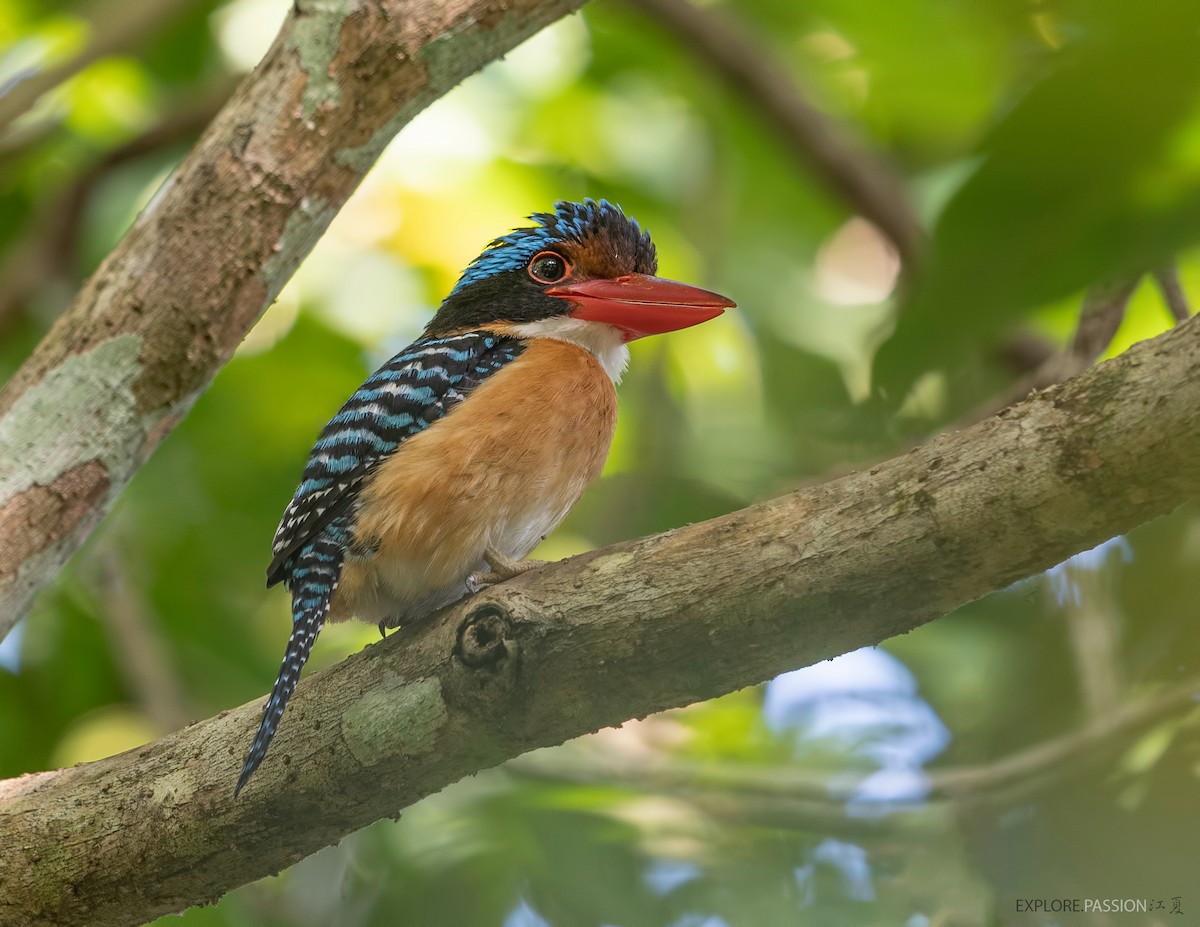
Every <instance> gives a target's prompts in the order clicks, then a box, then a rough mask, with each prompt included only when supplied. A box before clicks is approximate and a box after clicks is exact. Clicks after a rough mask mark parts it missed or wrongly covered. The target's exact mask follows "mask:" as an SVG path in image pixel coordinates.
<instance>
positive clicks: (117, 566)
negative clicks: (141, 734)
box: [99, 548, 195, 733]
mask: <svg viewBox="0 0 1200 927" xmlns="http://www.w3.org/2000/svg"><path fill="white" fill-rule="evenodd" d="M126 573H127V565H126V564H125V563H123V562H122V558H121V557H120V555H119V554H118V553H117V551H116V550H114V549H111V548H110V549H108V550H106V551H105V552H104V554H103V555H102V558H101V563H100V570H99V587H100V590H101V591H102V593H103V600H104V607H103V609H102V612H101V620H102V623H103V625H104V629H105V631H107V632H108V637H109V640H110V643H111V645H112V654H113V659H114V661H115V662H116V664H117V667H118V668H119V669H120V672H121V676H122V677H123V678H124V680H125V683H126V685H128V686H129V688H130V689H131V690H132V691H133V693H134V694H136V696H137V700H138V704H139V705H140V706H141V708H142V710H143V711H145V712H146V714H147V715H148V716H149V717H150V718H151V720H153V721H154V723H155V724H156V725H157V726H158V727H159V729H160V730H161V731H162V732H163V733H167V732H169V731H175V730H178V729H179V728H181V727H183V726H184V725H185V724H187V723H188V722H189V721H191V720H193V718H194V717H195V716H194V714H193V713H192V711H191V710H190V708H189V705H188V698H187V693H186V692H184V689H183V686H181V685H180V683H179V678H178V676H177V674H176V673H175V672H174V670H173V668H172V660H171V655H170V649H169V648H168V647H167V644H166V641H165V640H164V639H163V636H162V633H161V631H160V630H159V628H158V625H157V623H156V622H155V620H154V618H153V617H152V616H151V615H150V614H149V612H148V609H147V605H146V602H145V601H144V600H143V599H142V598H141V596H139V595H138V594H137V592H136V591H135V590H134V589H133V588H132V587H131V586H130V584H129V581H128V577H127V575H126Z"/></svg>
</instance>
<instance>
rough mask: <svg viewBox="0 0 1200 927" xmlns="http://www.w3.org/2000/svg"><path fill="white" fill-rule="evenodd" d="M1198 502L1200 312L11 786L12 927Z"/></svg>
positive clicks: (333, 828) (6, 828)
mask: <svg viewBox="0 0 1200 927" xmlns="http://www.w3.org/2000/svg"><path fill="white" fill-rule="evenodd" d="M1198 494H1200V322H1198V321H1196V320H1192V321H1189V322H1187V323H1184V324H1183V325H1181V326H1179V327H1178V328H1176V329H1174V330H1173V331H1171V332H1168V333H1167V334H1165V335H1162V336H1161V337H1159V338H1156V339H1155V340H1153V341H1150V342H1145V343H1143V344H1140V345H1137V346H1135V347H1134V348H1133V349H1131V350H1130V351H1128V352H1127V353H1126V354H1125V355H1123V356H1122V357H1120V358H1118V359H1116V360H1113V361H1109V362H1108V363H1105V364H1101V365H1100V366H1098V367H1095V368H1093V369H1091V370H1089V371H1087V372H1086V373H1084V374H1082V375H1081V376H1079V377H1078V378H1076V379H1074V380H1072V381H1069V382H1068V383H1065V384H1062V385H1059V386H1054V387H1051V388H1050V389H1048V390H1046V391H1045V392H1042V393H1038V394H1036V395H1034V396H1032V397H1030V398H1029V399H1027V400H1025V401H1024V402H1023V403H1021V404H1020V405H1018V406H1014V407H1012V408H1010V409H1007V410H1005V411H1004V412H1003V413H1002V414H1000V415H998V416H996V417H994V418H991V419H988V420H986V421H984V422H981V423H980V424H978V425H976V426H974V427H972V428H970V429H967V430H965V431H962V432H958V433H954V434H948V435H943V436H941V437H939V438H936V439H935V440H933V441H931V442H930V443H929V444H927V445H924V446H922V447H920V448H917V449H914V450H912V451H910V452H909V453H907V454H905V455H903V456H901V457H897V458H894V459H893V460H890V461H888V462H886V463H883V464H880V465H879V466H877V467H874V468H872V469H871V470H869V471H867V472H863V473H857V474H853V475H851V476H847V477H845V478H842V479H839V480H836V481H834V482H831V483H827V484H824V485H821V486H816V487H812V488H810V489H805V490H803V491H800V492H796V493H792V494H790V495H788V496H784V497H781V498H779V499H775V500H772V501H770V502H766V503H763V504H761V505H757V506H753V507H751V508H748V509H745V510H742V511H739V512H735V513H733V514H731V515H727V516H725V517H722V518H718V519H715V520H713V521H709V522H705V523H702V524H698V525H692V526H689V527H687V528H682V529H679V530H677V531H671V532H668V533H666V534H662V535H658V536H656V537H651V538H646V539H642V540H638V541H631V542H627V543H624V544H619V545H616V546H614V547H610V548H606V549H604V550H600V551H595V552H593V553H591V554H587V555H584V556H581V557H575V558H572V559H570V560H567V561H565V562H563V563H560V564H555V565H552V566H550V567H544V568H540V569H538V570H535V571H532V572H531V573H528V574H525V575H524V576H522V577H519V578H518V579H516V580H513V581H511V582H509V583H506V584H504V585H502V586H500V587H496V588H493V589H489V590H485V591H484V592H482V593H480V594H479V595H478V596H476V597H474V598H472V599H470V600H468V601H466V602H463V603H460V604H459V605H457V606H455V607H452V608H450V609H448V610H447V611H446V612H444V613H443V614H442V615H441V617H440V619H439V620H437V621H433V622H429V623H427V624H425V625H424V626H421V627H415V628H409V629H402V630H401V631H400V632H398V633H396V634H393V635H392V636H391V637H390V638H389V639H388V640H387V641H385V642H383V643H381V644H377V645H374V646H371V647H368V648H367V649H366V650H364V651H363V652H361V653H358V654H355V655H354V656H352V657H350V658H349V659H347V660H345V661H344V662H342V663H340V664H338V665H337V666H336V667H333V668H332V669H330V670H329V671H327V672H324V673H320V674H317V675H315V676H313V677H311V678H308V679H306V680H305V681H304V682H303V683H302V684H301V686H300V687H299V689H298V690H297V692H296V695H295V697H294V698H293V699H292V703H291V706H290V707H289V709H288V712H287V716H286V718H285V723H284V724H283V726H282V729H281V731H280V734H279V736H278V738H276V741H275V744H274V746H273V748H272V751H271V754H270V755H269V756H268V758H267V761H266V762H265V763H264V764H263V767H262V769H260V770H259V773H258V775H257V777H256V778H255V779H253V780H252V781H251V782H250V784H249V786H248V787H247V788H246V790H245V791H244V792H243V793H242V797H241V799H240V800H238V801H234V800H233V799H232V787H233V782H234V780H235V779H236V777H237V771H238V768H239V766H240V764H241V760H242V756H243V754H244V751H245V748H246V744H247V743H248V742H249V739H250V736H251V733H252V731H253V729H254V727H255V725H256V724H257V722H258V715H259V712H260V709H261V703H259V702H257V701H256V702H253V703H250V704H247V705H243V706H242V707H240V708H238V709H236V710H234V711H231V712H227V713H224V714H222V715H220V716H218V717H216V718H212V719H209V720H207V721H204V722H201V723H199V724H196V725H194V726H192V727H189V728H187V729H185V730H183V731H179V732H177V733H175V734H172V735H170V736H168V737H166V738H163V739H162V740H160V741H157V742H155V743H153V744H148V745H146V746H145V747H142V748H139V749H137V750H132V751H129V752H128V753H124V754H121V755H119V756H115V757H110V758H108V759H105V760H100V761H97V762H94V763H88V764H84V765H82V766H77V767H75V768H73V769H67V770H58V771H54V772H46V773H36V774H32V775H28V776H24V777H21V778H18V779H15V780H10V781H8V782H5V783H0V832H3V833H4V834H5V838H6V839H5V841H4V845H3V848H2V849H0V854H2V855H0V884H2V885H3V886H4V892H3V893H2V894H0V924H4V925H9V924H21V925H31V924H36V925H49V924H54V925H69V924H89V925H96V927H103V925H115V924H132V923H137V922H139V921H141V920H145V919H146V918H149V917H152V916H154V915H156V914H160V913H163V912H166V911H172V910H177V909H179V908H182V907H185V906H187V905H189V904H194V903H196V902H198V901H202V900H204V901H207V900H211V899H212V898H215V897H217V896H219V895H220V894H222V893H223V892H225V891H227V890H228V889H230V888H232V887H233V886H235V885H240V884H242V883H244V882H247V881H249V880H251V879H255V878H257V877H259V876H262V875H265V874H267V873H271V872H275V871H277V870H279V869H281V868H283V867H284V866H287V865H290V864H291V863H294V862H295V861H297V860H299V859H300V858H302V857H303V856H305V855H307V854H308V853H311V852H313V851H314V850H316V849H318V848H319V847H322V846H325V845H327V844H330V843H333V842H334V841H336V840H338V839H339V838H340V837H342V836H344V835H345V834H347V833H349V832H351V831H353V830H355V829H357V828H359V827H362V826H363V825H365V824H368V823H370V822H372V821H374V820H377V819H379V818H381V817H386V816H391V815H394V814H396V813H397V811H399V810H400V809H401V808H403V807H405V806H406V805H409V804H411V803H412V802H414V801H416V800H417V799H419V798H421V797H423V796H425V795H428V794H430V793H431V792H435V791H437V790H438V789H440V788H442V787H443V786H445V785H446V784H447V783H450V782H453V781H454V780H456V779H458V778H460V777H462V776H465V775H468V774H470V773H473V772H475V771H477V770H480V769H484V768H487V767H490V766H493V765H495V764H497V763H500V762H502V761H503V760H505V759H508V758H510V757H513V756H516V755H518V754H520V753H522V752H524V751H527V750H529V749H532V748H534V747H540V746H545V745H548V744H555V743H559V742H561V741H563V740H565V739H567V738H570V737H574V736H577V735H579V734H583V733H586V732H588V731H593V730H596V729H597V728H599V727H602V726H605V725H610V724H614V723H618V722H622V721H625V720H626V719H628V718H630V717H634V716H642V715H645V714H648V713H650V712H653V711H658V710H661V709H664V708H669V707H673V706H678V705H685V704H689V703H691V702H694V701H697V700H700V699H706V698H711V697H714V696H717V695H720V694H723V693H725V692H729V691H731V690H733V689H737V688H740V687H742V686H745V685H749V684H751V683H755V682H759V681H761V680H763V679H766V678H769V677H771V676H773V675H775V674H777V673H779V672H781V671H784V670H789V669H794V668H796V667H798V666H803V665H806V664H810V663H813V662H816V661H818V660H823V659H826V658H828V657H831V656H834V655H835V654H839V653H844V652H846V651H849V650H853V649H855V648H857V647H861V646H864V645H867V644H874V643H877V642H879V641H881V640H884V639H886V638H888V637H891V636H892V635H895V634H899V633H903V632H905V631H908V630H910V629H912V628H914V627H916V626H918V625H920V624H922V623H923V622H926V621H928V620H930V619H932V618H935V617H937V616H939V615H942V614H945V613H946V612H948V611H950V610H951V609H953V608H955V607H957V606H959V605H961V604H963V603H965V602H968V601H970V600H972V599H975V598H977V597H979V596H981V595H984V594H985V593H987V592H990V591H992V590H996V589H1003V588H1005V587H1007V586H1008V585H1009V584H1011V583H1012V582H1014V581H1016V580H1018V579H1020V578H1022V577H1025V576H1029V575H1031V574H1034V573H1036V572H1038V571H1040V570H1043V569H1046V568H1047V567H1049V566H1051V565H1053V564H1055V563H1057V562H1059V561H1061V560H1063V559H1064V558H1066V557H1068V556H1070V555H1071V554H1073V553H1076V552H1078V551H1080V550H1084V549H1088V548H1091V547H1093V546H1095V545H1096V544H1097V543H1099V542H1100V541H1102V540H1104V539H1106V538H1109V537H1111V536H1113V535H1115V534H1119V533H1121V532H1124V531H1127V530H1129V529H1131V528H1133V527H1134V526H1136V525H1138V524H1140V523H1142V522H1144V521H1147V520H1149V519H1151V518H1154V517H1155V516H1158V515H1161V514H1163V513H1166V512H1169V511H1170V510H1171V509H1173V508H1175V507H1176V506H1178V505H1179V504H1180V503H1182V502H1184V501H1186V500H1188V499H1191V498H1194V497H1195V496H1197V495H1198Z"/></svg>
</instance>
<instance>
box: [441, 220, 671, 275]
mask: <svg viewBox="0 0 1200 927" xmlns="http://www.w3.org/2000/svg"><path fill="white" fill-rule="evenodd" d="M529 218H530V219H532V220H533V221H534V222H537V223H538V225H537V226H534V227H532V228H522V229H514V230H513V231H511V232H509V233H508V234H507V235H504V236H502V237H500V238H497V239H496V240H495V241H493V242H492V243H491V244H489V245H488V246H487V249H486V250H485V251H484V252H483V253H482V254H481V255H479V257H477V258H475V260H473V261H472V262H471V263H470V264H469V265H467V269H466V270H464V271H463V274H462V276H461V277H459V279H458V283H456V284H455V285H454V289H453V290H451V291H450V295H451V296H453V295H454V294H455V293H457V292H458V291H459V290H461V289H462V288H463V287H467V286H470V285H471V284H473V283H478V282H479V281H480V280H483V279H486V278H487V277H491V276H493V275H495V274H499V273H504V272H505V271H511V270H519V269H521V268H523V267H524V266H525V265H526V264H528V263H529V260H530V258H532V257H533V256H534V255H535V254H537V253H538V252H539V251H544V250H545V249H546V248H549V247H551V246H553V245H555V244H558V243H560V242H564V241H574V242H579V243H583V242H584V241H585V240H586V239H588V238H591V237H595V236H600V235H606V236H608V237H610V238H616V239H619V240H621V241H622V242H624V243H625V244H626V245H627V246H629V247H630V248H631V249H632V250H633V251H635V252H643V253H645V254H648V255H649V257H650V259H651V260H653V256H654V244H653V243H652V242H651V241H650V234H649V233H648V232H643V231H642V229H641V226H639V225H638V224H637V221H636V220H634V219H631V218H628V217H626V215H625V213H624V212H623V211H622V210H621V207H620V206H618V205H616V204H615V203H610V202H609V201H608V200H593V199H585V200H584V201H583V202H582V203H572V202H569V201H567V200H560V201H559V202H557V203H555V204H554V212H535V213H534V214H533V215H531V216H530V217H529Z"/></svg>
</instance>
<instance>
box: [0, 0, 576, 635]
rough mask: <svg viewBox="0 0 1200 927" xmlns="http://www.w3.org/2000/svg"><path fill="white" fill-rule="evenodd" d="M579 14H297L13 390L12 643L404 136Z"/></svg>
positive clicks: (555, 5) (519, 5)
mask: <svg viewBox="0 0 1200 927" xmlns="http://www.w3.org/2000/svg"><path fill="white" fill-rule="evenodd" d="M581 3H582V0H451V2H441V3H434V2H430V0H297V3H296V5H295V6H294V8H293V10H292V12H291V14H290V16H289V17H288V19H287V20H286V22H285V23H284V25H283V28H282V30H281V31H280V34H279V36H278V37H277V38H276V40H275V44H274V45H273V46H272V48H271V50H270V51H269V52H268V53H267V55H266V57H265V58H264V60H263V61H262V63H261V64H260V65H259V67H258V68H257V69H255V71H254V73H253V74H251V75H250V76H249V77H248V78H247V79H246V80H245V81H244V82H243V83H242V85H241V86H240V87H239V88H238V90H237V92H236V93H235V94H234V96H233V98H232V99H231V100H230V102H229V104H228V105H227V106H226V107H225V108H224V109H223V110H222V111H221V113H220V114H219V115H218V116H217V118H216V119H215V120H214V121H213V122H212V124H211V125H210V126H209V128H208V130H207V131H206V132H205V133H204V135H203V136H202V137H201V139H200V141H199V142H198V143H197V145H196V147H195V148H194V149H193V150H192V152H191V154H190V155H189V156H188V157H187V159H186V160H185V161H184V163H183V164H182V165H181V166H180V168H179V169H178V170H177V171H176V172H175V174H174V175H173V176H172V177H171V179H169V180H168V181H167V182H166V183H165V184H164V185H163V187H162V189H161V190H160V191H159V192H158V194H157V195H156V196H155V198H154V200H153V201H152V202H151V203H150V205H149V206H147V207H146V209H145V210H144V211H143V213H142V214H141V215H140V216H139V217H138V219H137V221H136V222H135V223H134V225H133V228H132V229H131V230H130V231H129V233H128V234H127V235H126V237H125V239H124V240H123V241H122V242H121V244H120V245H118V247H117V248H116V250H115V251H113V253H112V254H111V255H109V257H108V258H107V259H106V260H105V262H104V263H103V264H102V265H101V267H100V268H99V270H98V271H97V272H96V273H95V274H94V275H93V277H92V278H91V280H89V281H88V283H87V284H86V285H85V286H84V288H83V290H82V291H81V292H80V293H79V295H78V296H77V297H76V298H75V301H74V303H73V304H72V306H71V308H70V309H69V310H68V311H67V312H66V313H65V314H64V315H63V316H62V318H60V319H59V320H58V322H57V324H56V325H55V326H54V328H52V329H51V331H50V333H49V334H48V335H47V336H46V339H45V340H44V341H43V342H42V344H41V345H40V346H39V347H38V349H37V351H36V352H35V353H34V355H33V357H32V358H30V360H29V361H27V362H26V364H25V365H24V366H23V367H22V368H21V369H20V370H19V371H18V372H17V374H16V376H14V377H13V379H12V381H11V382H10V383H9V384H8V386H7V387H6V388H5V390H4V392H3V393H0V637H2V636H3V635H4V634H6V633H7V632H8V630H9V629H10V628H11V627H12V626H13V625H14V624H15V623H16V622H17V620H18V619H19V618H20V616H21V615H22V614H23V613H24V611H25V609H26V607H27V606H28V604H29V600H30V599H31V598H32V596H33V594H34V593H35V592H36V591H37V590H38V589H39V588H40V587H41V586H42V585H44V584H45V583H46V582H47V581H49V579H50V578H52V577H53V576H54V575H55V574H56V572H57V571H58V569H59V568H60V567H61V566H62V564H63V563H64V562H65V561H66V560H67V558H68V557H69V556H70V554H71V552H72V551H74V550H75V548H76V547H78V546H79V544H80V543H81V542H82V541H83V539H84V538H85V537H86V536H87V534H88V533H89V532H90V531H91V529H92V527H94V526H95V524H96V523H97V522H98V521H99V520H100V517H101V516H102V515H103V514H104V512H105V511H106V510H107V509H108V508H109V506H110V505H111V504H112V502H113V500H114V499H115V498H116V496H117V494H118V493H119V492H120V490H121V488H122V487H123V486H124V485H125V483H126V482H128V480H129V478H130V477H131V476H132V475H133V473H134V471H135V470H136V469H137V467H138V466H139V465H140V464H141V462H142V461H143V460H145V458H146V457H147V456H148V455H149V454H150V452H151V451H153V450H154V448H155V447H156V446H157V445H158V443H159V441H161V440H162V438H163V437H164V436H165V435H167V434H168V433H169V432H170V430H171V428H172V427H174V425H175V424H176V423H177V422H178V421H179V420H180V419H181V418H182V417H183V416H184V415H185V414H186V413H187V410H188V408H189V407H190V405H191V403H192V402H193V400H194V399H195V398H196V396H197V395H198V394H199V393H200V391H201V390H203V389H204V387H205V386H206V385H207V384H208V382H209V380H210V379H211V378H212V376H213V375H214V374H215V373H216V371H217V370H218V368H219V367H220V366H221V365H222V364H223V363H224V362H225V361H226V360H228V359H229V357H230V356H231V355H232V353H233V350H234V348H235V347H236V346H237V344H238V342H239V341H240V340H241V338H242V336H243V335H244V334H245V332H246V331H247V330H248V329H249V328H250V326H251V325H253V324H254V322H255V320H256V319H257V318H258V317H259V315H260V314H261V313H262V311H263V309H264V308H266V307H267V306H268V305H270V303H271V302H272V301H273V300H274V299H275V296H276V295H277V294H278V292H279V290H280V289H281V288H282V287H283V284H284V283H285V282H286V281H287V279H288V278H289V277H290V276H291V274H292V272H293V271H294V270H295V268H296V266H297V265H298V264H299V263H300V261H301V260H302V259H303V258H304V257H305V255H307V254H308V252H309V251H310V250H311V249H312V246H313V244H314V243H315V242H316V241H317V239H318V238H319V237H320V236H321V233H322V232H324V230H325V228H326V227H327V226H328V224H329V222H330V220H331V219H332V218H333V216H334V215H335V214H336V213H337V211H338V209H340V208H341V206H342V204H343V203H344V202H345V201H346V199H347V197H349V195H350V194H351V192H353V190H354V189H355V187H357V185H358V183H359V181H360V180H361V179H362V177H363V174H364V173H365V172H366V171H367V169H368V168H369V167H370V166H371V165H372V164H373V163H374V161H375V159H376V158H377V157H378V155H379V153H380V152H381V151H382V150H383V147H384V146H385V145H386V144H387V142H388V141H389V140H390V139H391V138H392V136H394V135H395V134H396V132H397V131H398V130H399V129H400V127H401V126H403V125H404V124H405V123H406V122H408V120H409V119H411V118H412V116H413V115H414V114H416V113H417V112H418V111H420V110H421V109H422V108H423V107H424V106H426V105H427V104H428V103H430V102H431V101H432V100H434V99H436V98H437V97H438V96H439V95H441V94H442V93H444V92H445V91H446V90H448V89H449V88H450V87H452V86H453V85H454V84H456V83H458V82H459V81H460V80H462V78H464V77H465V76H467V75H468V74H471V73H472V72H474V71H475V70H477V69H478V68H480V67H481V66H482V65H483V64H485V63H487V62H488V61H490V60H492V59H494V58H496V57H498V56H499V55H501V54H503V53H504V52H505V51H507V50H508V49H510V48H512V47H513V46H514V45H516V44H517V43H518V42H519V41H521V40H522V39H523V38H525V37H526V36H528V35H530V34H532V33H533V32H535V31H537V30H538V29H539V28H541V27H542V26H544V25H546V24H547V23H549V22H551V21H553V20H555V19H557V18H558V17H560V16H563V15H564V14H566V13H568V12H570V11H572V10H574V9H576V8H577V7H579V6H580V5H581Z"/></svg>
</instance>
